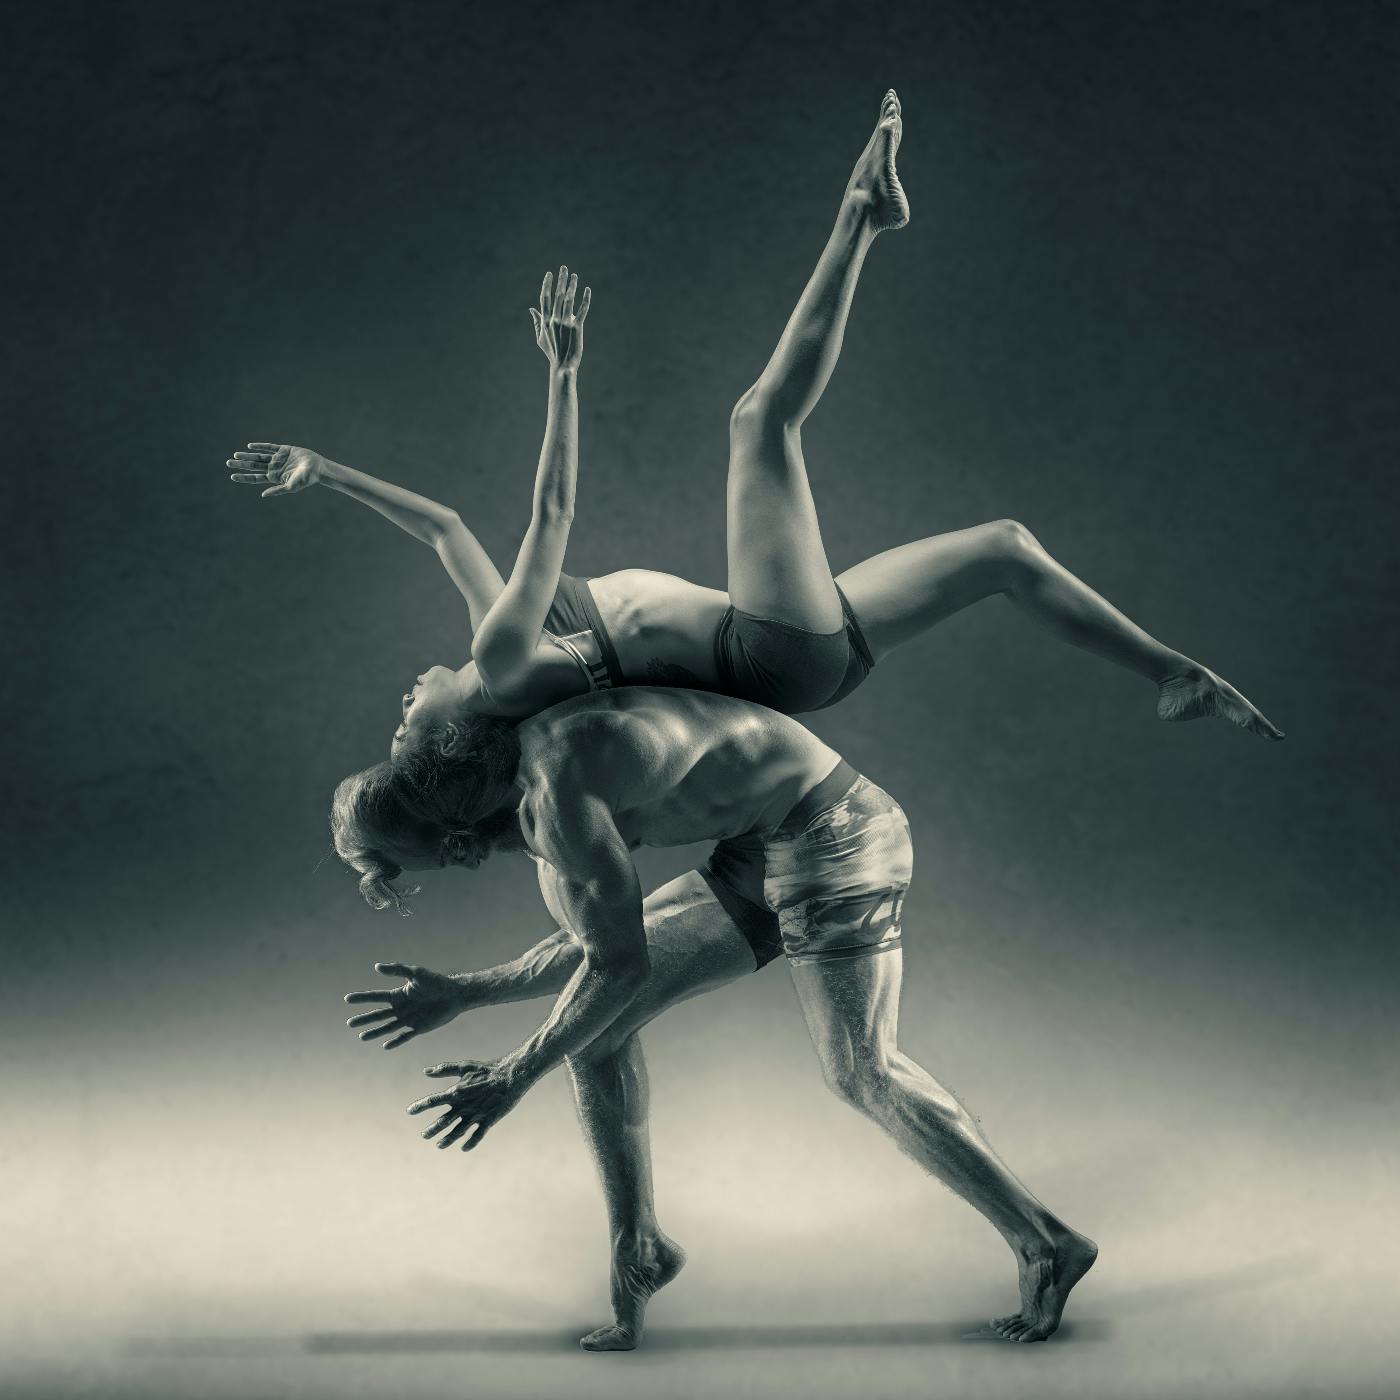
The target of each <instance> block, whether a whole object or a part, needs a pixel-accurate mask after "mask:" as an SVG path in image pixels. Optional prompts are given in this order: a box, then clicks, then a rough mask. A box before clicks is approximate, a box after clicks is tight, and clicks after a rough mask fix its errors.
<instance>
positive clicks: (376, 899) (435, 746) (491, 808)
mask: <svg viewBox="0 0 1400 1400" xmlns="http://www.w3.org/2000/svg"><path fill="white" fill-rule="evenodd" d="M519 764H520V741H519V739H518V737H517V736H516V733H515V724H514V722H512V721H510V720H503V719H498V718H496V717H494V716H490V715H477V714H471V713H461V712H458V714H457V715H456V717H455V718H451V719H449V718H446V717H442V716H439V717H437V718H436V719H433V720H432V721H431V722H424V723H422V724H421V725H420V726H419V727H416V728H415V729H413V730H412V732H411V733H410V735H409V736H408V738H407V739H406V740H405V742H403V743H401V744H399V745H398V747H397V748H396V751H395V754H394V757H393V759H392V760H391V761H390V762H388V763H378V764H375V766H374V767H373V768H367V769H365V770H364V771H363V772H361V773H353V774H351V776H350V777H348V778H346V779H345V780H344V781H343V782H342V783H341V784H340V785H339V786H338V787H337V788H336V790H335V796H334V798H333V799H332V802H331V833H332V836H333V838H334V841H335V848H336V851H337V852H338V853H339V855H340V858H341V859H342V860H343V861H344V862H345V863H346V864H347V865H349V866H350V867H351V868H352V869H354V870H356V871H358V872H359V874H360V893H361V894H362V895H364V897H365V899H366V900H367V901H368V902H369V903H370V904H371V905H373V906H374V908H376V909H384V908H387V907H388V906H389V905H390V904H392V905H394V907H395V908H397V909H398V910H399V911H400V912H401V913H404V912H407V911H406V910H405V908H404V904H403V900H404V897H405V894H406V893H410V892H406V891H402V890H398V889H396V888H395V887H394V885H393V884H392V883H391V882H392V881H393V880H395V879H396V878H397V877H398V876H399V875H401V874H402V873H403V872H404V871H405V870H434V869H440V868H442V867H444V866H447V865H464V866H466V867H467V868H468V869H475V868H476V867H477V866H478V865H480V864H481V862H482V861H483V860H485V859H486V857H487V856H488V855H489V854H490V853H491V852H492V851H493V850H511V849H514V850H519V849H522V848H523V845H524V841H523V838H522V837H521V834H520V825H519V819H518V816H517V808H518V807H519V793H518V792H517V790H516V787H515V774H516V769H517V768H518V767H519Z"/></svg>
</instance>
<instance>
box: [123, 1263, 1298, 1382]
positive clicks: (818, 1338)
mask: <svg viewBox="0 0 1400 1400" xmlns="http://www.w3.org/2000/svg"><path fill="white" fill-rule="evenodd" d="M1321 1264H1322V1259H1321V1256H1320V1255H1318V1254H1316V1253H1315V1252H1310V1251H1309V1252H1298V1253H1294V1254H1288V1255H1281V1256H1278V1257H1276V1258H1273V1259H1259V1260H1254V1261H1252V1262H1250V1263H1248V1264H1242V1265H1240V1266H1239V1267H1237V1268H1234V1269H1229V1270H1226V1271H1224V1272H1221V1273H1216V1274H1210V1275H1200V1276H1197V1277H1195V1278H1183V1279H1166V1280H1163V1281H1161V1282H1156V1283H1148V1284H1144V1285H1142V1286H1141V1287H1138V1288H1130V1289H1123V1290H1122V1291H1120V1292H1117V1293H1112V1294H1109V1295H1108V1296H1106V1297H1105V1296H1104V1295H1102V1294H1099V1295H1098V1296H1097V1297H1096V1298H1095V1300H1094V1301H1095V1302H1096V1303H1097V1304H1098V1305H1099V1306H1101V1307H1105V1308H1106V1309H1107V1310H1108V1312H1109V1313H1111V1314H1112V1315H1113V1316H1114V1317H1118V1316H1121V1315H1124V1314H1130V1313H1138V1312H1145V1311H1153V1310H1155V1309H1158V1308H1161V1307H1163V1306H1170V1305H1172V1304H1174V1303H1186V1304H1190V1303H1194V1302H1199V1301H1204V1300H1208V1299H1210V1298H1214V1297H1217V1296H1219V1295H1221V1294H1224V1293H1234V1292H1240V1291H1244V1290H1248V1289H1252V1288H1261V1287H1267V1286H1268V1285H1269V1284H1271V1283H1274V1282H1276V1281H1278V1280H1279V1279H1282V1278H1287V1277H1290V1276H1292V1277H1296V1276H1297V1275H1298V1274H1300V1273H1309V1272H1313V1271H1315V1270H1316V1269H1318V1268H1320V1267H1321ZM596 1325H597V1323H596V1321H595V1322H594V1323H590V1324H583V1323H581V1324H579V1325H578V1326H577V1327H573V1328H567V1329H565V1328H550V1329H531V1330H526V1329H518V1328H488V1327H480V1328H462V1329H454V1330H452V1331H427V1330H422V1331H395V1332H369V1331H362V1332H306V1333H303V1334H301V1335H290V1336H281V1337H278V1336H261V1337H133V1338H131V1339H130V1340H129V1342H128V1344H127V1353H128V1354H129V1355H133V1356H150V1357H181V1356H201V1357H221V1356H223V1357H243V1356H298V1355H300V1356H305V1355H307V1354H311V1355H320V1356H345V1355H355V1354H359V1355H371V1354H389V1353H394V1352H401V1353H402V1352H459V1351H474V1352H494V1353H496V1354H523V1353H529V1354H533V1355H540V1354H544V1353H550V1352H554V1353H567V1352H574V1351H577V1350H578V1339H579V1337H580V1336H581V1335H582V1334H583V1333H584V1332H586V1331H589V1330H590V1328H591V1327H592V1326H596ZM983 1326H984V1323H983V1320H982V1319H977V1320H976V1321H972V1322H869V1323H856V1322H853V1323H840V1322H836V1323H809V1324H789V1325H783V1324H776V1325H770V1326H742V1325H737V1324H736V1325H719V1326H713V1327H655V1328H652V1329H650V1330H649V1331H648V1332H647V1336H646V1343H645V1348H646V1350H647V1351H648V1352H656V1351H703V1350H707V1349H708V1350H717V1349H720V1348H723V1349H725V1350H741V1349H743V1348H762V1347H892V1346H911V1347H928V1346H948V1345H950V1344H955V1343H964V1342H969V1343H970V1342H999V1341H1000V1340H1001V1339H1000V1338H999V1337H996V1336H994V1335H993V1334H991V1333H988V1332H986V1331H984V1330H982V1328H983ZM1112 1335H1113V1324H1112V1323H1111V1322H1110V1321H1108V1320H1107V1319H1105V1318H1088V1319H1084V1318H1077V1319H1075V1320H1074V1321H1072V1322H1066V1323H1065V1324H1064V1325H1063V1326H1062V1327H1061V1328H1060V1330H1059V1332H1058V1333H1056V1340H1057V1341H1066V1342H1102V1341H1105V1340H1107V1339H1108V1338H1110V1337H1112Z"/></svg>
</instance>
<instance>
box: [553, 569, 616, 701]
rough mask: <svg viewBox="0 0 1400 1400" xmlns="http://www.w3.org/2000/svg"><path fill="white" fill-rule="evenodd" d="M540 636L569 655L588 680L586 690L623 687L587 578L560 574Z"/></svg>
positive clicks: (614, 652) (611, 646)
mask: <svg viewBox="0 0 1400 1400" xmlns="http://www.w3.org/2000/svg"><path fill="white" fill-rule="evenodd" d="M543 635H544V639H545V641H547V642H550V643H552V644H553V645H554V646H557V647H558V648H559V649H560V650H561V651H564V652H567V653H568V654H569V656H570V657H571V658H572V659H573V661H574V662H575V663H576V664H577V666H578V668H579V670H580V671H582V672H583V674H584V676H585V677H586V678H587V680H588V688H589V690H610V689H611V688H612V687H613V686H618V685H622V684H624V680H623V675H622V667H621V666H620V665H619V664H618V660H617V651H616V649H615V648H614V647H613V644H612V638H611V637H609V636H608V629H607V628H606V627H605V626H604V625H603V619H602V617H601V615H600V614H599V612H598V605H597V604H596V603H595V602H594V601H593V592H592V590H591V589H590V588H589V586H588V580H587V579H584V578H574V577H573V576H572V575H571V574H560V575H559V587H558V588H556V589H555V590H554V602H553V603H552V604H551V605H550V609H549V613H548V615H547V616H546V617H545V620H544V632H543Z"/></svg>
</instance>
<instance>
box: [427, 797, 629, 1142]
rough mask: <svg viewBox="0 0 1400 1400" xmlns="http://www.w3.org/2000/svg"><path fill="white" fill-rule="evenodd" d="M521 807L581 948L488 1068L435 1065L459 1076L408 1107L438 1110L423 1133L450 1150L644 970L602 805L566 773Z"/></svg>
mask: <svg viewBox="0 0 1400 1400" xmlns="http://www.w3.org/2000/svg"><path fill="white" fill-rule="evenodd" d="M531 806H532V810H531V812H530V813H529V817H530V822H529V824H530V826H532V828H533V831H534V839H533V841H532V845H533V846H534V847H535V850H536V852H537V854H539V855H540V856H541V857H542V858H543V859H544V860H545V861H546V862H547V863H548V866H549V867H551V868H552V871H553V875H554V886H553V892H554V894H555V897H556V900H557V902H558V905H559V906H560V907H559V913H560V914H561V915H562V916H563V918H564V921H565V922H566V923H567V924H568V926H569V928H570V930H571V931H572V932H573V934H574V936H575V937H576V938H577V939H578V941H579V943H580V944H581V945H582V948H583V962H582V964H581V965H580V966H579V968H578V969H577V971H576V972H575V973H574V975H573V976H572V977H571V978H570V979H569V982H568V985H567V986H566V987H565V988H564V990H563V992H562V993H561V994H560V996H559V1000H558V1001H557V1002H556V1003H555V1005H554V1010H553V1011H552V1012H551V1013H550V1016H549V1019H548V1020H546V1021H545V1023H544V1024H543V1025H542V1026H541V1027H540V1028H539V1030H537V1031H536V1032H535V1033H534V1034H533V1035H532V1036H530V1037H529V1039H527V1040H526V1041H525V1043H524V1044H523V1045H521V1046H520V1047H519V1048H518V1049H516V1050H514V1051H512V1052H511V1053H510V1054H509V1055H506V1056H505V1057H504V1058H503V1059H501V1060H499V1061H498V1062H496V1063H495V1064H485V1063H481V1062H475V1061H467V1062H464V1063H461V1064H454V1065H449V1066H440V1067H439V1069H440V1070H442V1071H444V1072H445V1073H447V1074H453V1073H455V1074H460V1075H461V1081H460V1082H459V1083H458V1084H457V1085H456V1087H454V1088H453V1089H450V1090H448V1091H447V1092H445V1093H441V1094H430V1095H428V1097H426V1098H423V1099H420V1100H419V1101H418V1102H417V1103H415V1104H413V1105H412V1106H411V1107H410V1108H409V1112H410V1113H422V1112H424V1111H426V1110H427V1109H430V1108H442V1109H444V1110H445V1111H444V1113H443V1114H442V1116H441V1117H440V1118H439V1119H438V1120H437V1121H436V1122H435V1123H433V1125H432V1126H431V1127H430V1128H428V1129H427V1131H426V1132H424V1134H423V1136H424V1137H425V1138H431V1137H437V1136H438V1135H439V1134H442V1136H441V1137H439V1140H438V1144H437V1145H438V1146H439V1147H450V1146H451V1145H452V1144H453V1143H455V1142H457V1141H458V1140H459V1139H461V1138H462V1137H463V1136H464V1135H465V1134H466V1133H467V1132H468V1130H469V1129H470V1128H471V1127H472V1126H473V1125H475V1126H476V1133H475V1134H474V1135H473V1136H472V1138H471V1139H470V1140H469V1141H468V1142H465V1143H463V1144H462V1146H463V1150H470V1149H471V1148H473V1147H475V1146H476V1145H477V1144H478V1143H479V1142H480V1141H481V1139H482V1138H483V1137H484V1136H485V1135H486V1132H487V1130H488V1129H489V1128H490V1127H491V1126H492V1125H493V1124H495V1123H496V1122H498V1121H499V1120H500V1119H501V1118H503V1117H505V1115H506V1114H507V1113H509V1112H510V1110H511V1109H512V1108H514V1107H515V1105H516V1104H517V1103H518V1102H519V1101H520V1099H521V1098H522V1097H524V1095H525V1094H526V1092H527V1091H528V1090H529V1089H530V1088H531V1087H532V1086H533V1085H534V1084H535V1083H536V1082H537V1081H538V1080H540V1079H541V1078H543V1076H544V1075H546V1074H548V1073H549V1071H550V1070H552V1069H553V1068H554V1067H555V1066H556V1065H558V1064H560V1063H561V1062H562V1061H563V1060H564V1059H565V1058H567V1057H568V1056H569V1055H572V1054H575V1053H576V1052H577V1051H579V1050H582V1049H583V1048H584V1047H585V1046H586V1045H588V1044H589V1043H590V1042H591V1041H592V1040H594V1039H595V1038H596V1037H597V1036H598V1035H599V1034H601V1033H602V1032H603V1031H605V1030H606V1029H607V1028H608V1027H609V1026H610V1025H611V1024H612V1023H613V1022H614V1021H615V1020H616V1019H617V1018H618V1016H619V1015H621V1014H622V1012H623V1011H624V1010H626V1008H627V1007H628V1006H629V1005H630V1004H631V1002H632V1000H633V998H634V997H635V996H636V993H637V989H638V988H639V987H640V986H641V985H642V983H643V982H645V981H646V978H647V975H648V973H649V972H650V965H649V963H648V960H647V946H646V929H645V925H644V923H643V920H642V888H641V882H640V881H639V880H638V878H637V870H636V867H635V866H634V865H633V864H632V857H631V855H630V853H629V852H628V850H627V845H626V843H625V842H624V841H623V839H622V836H621V834H620V833H619V832H618V829H617V825H616V823H615V822H614V821H613V817H612V813H611V811H610V810H609V808H608V806H607V803H606V802H604V801H603V800H602V799H601V798H600V797H597V796H595V795H594V794H592V793H590V792H588V791H587V789H586V787H585V786H584V785H583V784H581V783H579V782H577V781H575V780H573V775H569V776H568V777H567V778H564V780H562V781H560V782H559V784H558V785H557V788H555V790H554V791H552V792H550V793H549V794H548V795H546V796H544V797H539V796H536V797H534V798H533V799H531ZM541 878H542V879H543V878H546V876H545V872H543V871H542V872H541ZM429 1073H430V1074H432V1073H433V1071H429Z"/></svg>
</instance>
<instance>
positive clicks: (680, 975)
mask: <svg viewBox="0 0 1400 1400" xmlns="http://www.w3.org/2000/svg"><path fill="white" fill-rule="evenodd" d="M642 912H643V916H644V917H645V919H646V930H647V955H648V958H649V960H650V962H651V973H650V975H649V976H648V978H647V980H646V982H645V983H644V984H643V986H642V988H641V991H640V992H638V994H637V997H636V999H635V1000H634V1001H633V1002H632V1004H631V1005H630V1006H629V1007H628V1008H627V1010H626V1011H624V1012H623V1013H622V1015H621V1016H620V1017H618V1019H617V1020H616V1021H614V1022H613V1024H612V1025H611V1026H609V1027H608V1029H607V1030H606V1031H604V1032H603V1034H602V1035H601V1036H600V1037H598V1039H597V1040H595V1041H594V1042H593V1043H592V1044H591V1045H590V1046H589V1051H590V1053H591V1052H594V1051H600V1052H604V1053H606V1051H607V1050H608V1049H610V1048H613V1047H615V1046H617V1045H620V1044H621V1043H622V1041H624V1040H625V1039H626V1038H627V1037H628V1036H629V1035H631V1034H632V1033H633V1032H634V1031H636V1030H638V1029H640V1028H641V1027H642V1026H644V1025H646V1023H647V1022H648V1021H650V1020H652V1019H653V1018H654V1017H656V1016H659V1015H660V1014H661V1013H662V1012H663V1011H665V1010H666V1008H667V1007H668V1006H675V1005H676V1003H677V1002H682V1001H687V1000H688V999H689V998H691V997H694V996H699V995H700V993H701V992H709V991H713V990H714V989H715V988H716V987H722V986H724V984H725V983H726V982H732V981H734V980H735V978H738V977H744V976H746V975H747V974H748V973H750V972H753V971H754V962H755V960H754V951H753V949H752V947H750V945H749V942H748V940H747V939H746V938H745V937H744V935H743V934H742V933H741V932H740V931H739V926H738V924H736V923H735V922H734V920H733V919H732V918H730V916H729V915H728V914H727V913H726V912H725V910H724V907H723V906H722V905H721V904H720V902H719V901H718V900H717V899H716V898H715V897H714V895H713V894H712V893H711V892H710V887H709V885H707V884H706V883H705V881H704V880H703V879H702V878H701V877H700V875H699V873H698V872H697V871H694V870H690V871H687V872H686V873H685V874H684V875H680V876H677V878H676V879H674V880H671V881H670V882H668V883H667V884H665V885H662V886H661V888H660V889H658V890H653V891H652V893H651V894H649V895H648V896H647V899H646V903H645V904H644V905H643V906H642Z"/></svg>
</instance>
